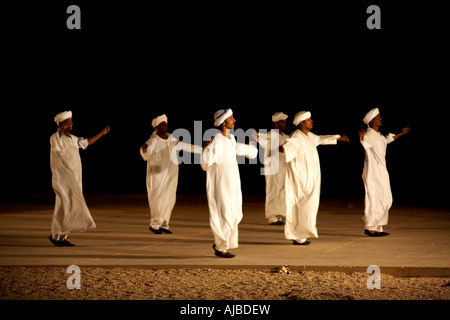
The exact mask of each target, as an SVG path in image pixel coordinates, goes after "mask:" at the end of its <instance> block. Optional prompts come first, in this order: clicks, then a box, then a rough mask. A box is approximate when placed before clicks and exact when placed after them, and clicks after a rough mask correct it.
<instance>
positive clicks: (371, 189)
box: [360, 127, 394, 231]
mask: <svg viewBox="0 0 450 320" xmlns="http://www.w3.org/2000/svg"><path fill="white" fill-rule="evenodd" d="M360 141H361V144H362V146H363V147H364V151H365V154H366V157H365V159H364V169H363V174H362V179H363V182H364V189H365V191H366V194H365V199H364V216H363V220H364V224H365V226H366V229H369V230H374V231H383V230H382V226H383V225H386V224H387V223H388V215H389V209H390V208H391V206H392V193H391V186H390V181H389V173H388V171H387V168H386V148H387V145H388V144H389V143H391V142H392V141H394V134H392V133H390V134H388V135H387V136H386V137H384V136H383V135H382V134H381V133H379V132H376V131H375V130H374V129H372V128H370V127H369V128H368V129H367V132H366V134H365V135H364V139H361V140H360Z"/></svg>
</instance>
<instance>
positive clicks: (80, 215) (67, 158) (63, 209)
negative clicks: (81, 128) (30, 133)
mask: <svg viewBox="0 0 450 320" xmlns="http://www.w3.org/2000/svg"><path fill="white" fill-rule="evenodd" d="M50 145H51V150H50V168H51V170H52V186H53V190H54V191H55V194H56V200H55V209H54V212H53V220H52V228H51V232H52V236H53V238H54V239H56V240H58V239H60V236H61V239H64V238H65V237H66V236H67V235H68V234H69V233H72V232H83V231H87V230H89V229H92V228H95V227H96V225H95V222H94V220H93V219H92V216H91V213H90V212H89V209H88V207H87V205H86V201H85V199H84V196H83V186H82V171H81V158H80V152H79V148H82V149H86V148H87V147H88V145H89V142H88V140H87V139H84V138H78V137H76V136H74V135H71V136H70V138H69V137H67V136H66V135H62V136H60V135H59V133H58V132H56V133H54V134H53V135H52V136H51V138H50Z"/></svg>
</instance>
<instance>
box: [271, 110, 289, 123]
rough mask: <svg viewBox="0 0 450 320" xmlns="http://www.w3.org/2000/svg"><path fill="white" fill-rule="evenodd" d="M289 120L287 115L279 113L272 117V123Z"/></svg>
mask: <svg viewBox="0 0 450 320" xmlns="http://www.w3.org/2000/svg"><path fill="white" fill-rule="evenodd" d="M287 118H288V115H287V114H284V113H283V112H277V113H275V114H274V115H273V116H272V122H277V121H280V120H286V119H287Z"/></svg>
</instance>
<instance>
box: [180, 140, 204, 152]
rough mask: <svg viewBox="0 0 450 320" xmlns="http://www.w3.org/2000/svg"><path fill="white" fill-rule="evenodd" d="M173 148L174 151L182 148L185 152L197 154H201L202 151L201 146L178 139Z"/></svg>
mask: <svg viewBox="0 0 450 320" xmlns="http://www.w3.org/2000/svg"><path fill="white" fill-rule="evenodd" d="M174 149H175V150H176V151H178V150H183V151H186V152H190V153H198V154H202V151H203V149H202V147H200V146H197V145H195V144H190V143H184V142H182V141H179V142H178V143H177V145H176V146H175V148H174Z"/></svg>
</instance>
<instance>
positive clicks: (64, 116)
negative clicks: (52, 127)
mask: <svg viewBox="0 0 450 320" xmlns="http://www.w3.org/2000/svg"><path fill="white" fill-rule="evenodd" d="M69 118H72V111H63V112H60V113H58V114H57V115H56V116H55V119H54V120H55V122H56V124H57V125H58V126H59V123H60V122H63V121H64V120H67V119H69Z"/></svg>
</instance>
